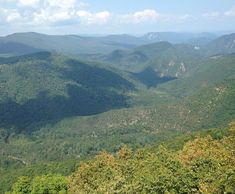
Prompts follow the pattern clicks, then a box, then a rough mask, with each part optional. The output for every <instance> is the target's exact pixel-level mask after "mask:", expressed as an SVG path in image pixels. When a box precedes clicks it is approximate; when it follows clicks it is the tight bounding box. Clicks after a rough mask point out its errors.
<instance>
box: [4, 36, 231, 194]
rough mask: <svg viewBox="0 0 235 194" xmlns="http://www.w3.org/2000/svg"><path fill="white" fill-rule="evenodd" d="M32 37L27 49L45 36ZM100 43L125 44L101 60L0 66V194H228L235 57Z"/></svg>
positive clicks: (10, 61) (187, 48)
mask: <svg viewBox="0 0 235 194" xmlns="http://www.w3.org/2000/svg"><path fill="white" fill-rule="evenodd" d="M29 35H32V36H35V37H34V38H33V43H32V45H31V46H33V44H37V43H38V42H37V43H36V42H34V41H35V40H36V37H37V38H39V37H41V38H43V39H44V38H45V36H44V35H40V34H34V33H30V34H29ZM16 36H22V37H20V39H21V40H23V37H25V41H26V36H25V34H16V35H12V36H10V38H11V37H14V38H15V37H16ZM48 37H49V39H50V41H52V40H53V41H55V42H54V43H55V45H56V44H57V43H58V42H57V41H58V39H60V40H62V39H63V38H68V39H69V40H68V42H67V43H68V45H70V44H72V43H71V42H70V41H74V42H76V41H75V39H76V40H77V39H79V40H80V39H85V38H84V37H83V38H81V37H77V36H63V38H62V37H60V36H58V37H55V36H48ZM48 37H47V38H48ZM17 38H18V37H17ZM41 38H39V39H37V41H39V42H41V41H42V39H41ZM57 38H58V39H57ZM61 38H62V39H61ZM106 38H107V39H106ZM106 38H104V37H103V38H101V37H100V38H99V41H98V42H99V43H100V40H101V39H102V41H105V44H106V45H109V43H111V45H112V46H113V43H114V42H116V43H117V42H119V43H120V42H122V40H126V42H127V43H128V41H127V40H128V39H132V41H130V42H129V43H130V44H126V45H125V48H128V50H123V49H122V48H121V49H120V48H119V46H120V45H119V46H118V48H117V47H116V46H115V49H114V50H113V51H112V49H110V47H109V48H108V50H109V51H110V53H109V54H108V52H107V51H104V54H97V55H93V54H94V53H92V52H93V51H91V50H89V52H90V55H83V56H68V55H67V56H65V55H62V54H58V53H57V52H46V51H45V52H37V53H34V54H27V55H22V56H15V57H6V56H4V57H1V58H0V91H1V92H0V177H1V178H0V193H4V192H5V191H10V190H11V191H14V192H15V193H17V192H18V193H19V190H17V189H23V190H24V189H25V190H26V191H25V192H26V193H27V192H28V193H30V192H31V193H38V189H39V190H40V189H41V188H42V187H43V188H44V189H45V190H48V189H49V190H50V189H51V190H50V192H52V191H54V190H56V192H54V193H58V192H59V191H61V193H67V192H68V191H69V192H71V193H79V192H80V193H109V192H111V193H115V192H116V193H128V192H127V190H128V191H130V193H133V192H136V193H151V192H152V193H163V192H165V191H167V192H168V193H208V194H209V193H220V192H227V193H232V192H231V191H233V184H232V183H233V180H234V176H233V174H234V173H233V172H234V168H233V166H232V165H231V164H233V163H229V162H227V159H228V160H229V159H231V161H233V160H234V153H233V151H232V150H233V149H234V148H233V147H234V146H233V143H231V142H233V139H234V134H233V133H234V129H233V128H234V124H232V125H231V127H230V128H231V129H228V128H229V127H228V126H227V125H228V123H231V122H232V121H234V119H235V102H234V96H235V55H234V54H223V55H222V54H220V55H216V56H212V57H211V56H210V57H207V54H208V53H206V52H205V49H206V46H205V47H202V48H201V47H195V46H194V45H188V44H171V43H169V42H158V43H153V44H147V45H142V46H138V47H135V48H133V45H134V44H137V42H138V41H137V39H135V38H133V37H130V36H128V35H122V36H115V35H114V36H108V37H106ZM31 40H32V39H30V38H29V39H28V40H27V41H31ZM88 40H89V41H90V40H91V37H90V38H88ZM43 41H45V40H43ZM50 41H48V42H47V41H45V42H44V43H43V42H42V44H41V45H42V47H45V46H47V45H46V44H48V45H51V46H52V45H53V46H55V45H54V44H51V42H50ZM63 41H66V40H65V39H64V40H63ZM63 41H61V45H62V43H63ZM86 41H87V40H86ZM92 41H94V40H92ZM106 41H108V43H107V42H106ZM109 41H111V42H109ZM229 41H230V42H231V40H229ZM123 43H124V41H123ZM4 44H5V43H4ZM6 44H7V43H6ZM14 44H15V43H14ZM19 44H20V43H19ZM43 44H45V45H43ZM86 44H87V43H86ZM26 45H28V43H27V44H26ZM87 46H89V45H87ZM123 46H124V45H122V46H121V47H123ZM102 47H103V43H102ZM4 48H6V47H4ZM12 48H13V47H12ZM22 48H24V47H22ZM35 48H36V47H35ZM58 48H60V44H59V47H58ZM70 48H71V47H70ZM87 48H88V47H87ZM6 49H8V48H6ZM63 49H64V51H63V50H61V51H60V52H65V53H66V52H67V51H68V53H69V52H71V53H72V52H73V51H72V50H68V48H67V47H66V45H64V47H63ZM73 49H75V50H76V47H74V48H73ZM81 49H82V48H81ZM93 49H94V50H95V49H96V50H97V49H98V51H100V50H99V48H98V47H95V46H94V47H93ZM16 50H17V47H16ZM49 50H53V49H52V47H51V48H50V49H49ZM101 50H102V49H101ZM9 51H10V53H11V52H12V51H13V50H9ZM24 51H25V52H26V51H27V52H28V50H27V49H25V50H24V49H23V50H22V54H23V52H24ZM27 52H26V53H27ZM84 52H88V50H86V51H85V50H84ZM208 52H209V49H208ZM229 52H230V51H229ZM81 59H82V60H81ZM85 59H86V60H85ZM214 128H220V129H214ZM207 135H210V136H211V137H205V136H207ZM198 136H200V138H199V137H198ZM186 142H187V143H186ZM163 144H164V146H165V148H163V147H161V146H160V147H159V145H163ZM126 146H128V148H127V147H126ZM145 146H147V147H145ZM123 147H124V148H123ZM143 147H144V148H143ZM104 150H106V151H108V152H109V153H110V154H108V153H106V152H105V153H104V152H102V151H104ZM198 150H199V151H198ZM100 152H102V154H100V155H98V156H96V158H94V156H95V155H97V154H98V153H100ZM139 153H141V154H139ZM218 153H220V154H218ZM194 154H195V155H194ZM81 161H83V162H85V163H84V164H83V165H80V164H79V162H81ZM142 169H143V171H142ZM151 172H155V173H151ZM157 172H162V173H157ZM222 172H223V173H224V174H223V173H222ZM72 173H74V174H72ZM142 173H143V175H144V176H141V175H142ZM71 174H72V175H71ZM129 175H130V176H129ZM207 175H208V176H207ZM212 175H213V176H212ZM20 176H24V177H21V178H19V177H20ZM128 176H129V177H128ZM175 177H176V178H175ZM217 179H218V180H217ZM17 180H18V181H17ZM95 180H96V181H95ZM110 180H111V181H110ZM13 183H15V184H14V185H13ZM48 183H50V184H48ZM101 183H102V184H101ZM145 183H146V185H145ZM25 185H26V187H25ZM48 187H50V188H48ZM27 189H28V190H27ZM108 189H111V190H110V191H108ZM42 190H43V189H42ZM45 190H43V192H42V193H45ZM194 191H195V192H194ZM14 192H13V193H14ZM50 192H49V193H50ZM18 193H17V194H18ZM52 193H53V192H52Z"/></svg>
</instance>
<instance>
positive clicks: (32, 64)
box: [0, 52, 135, 130]
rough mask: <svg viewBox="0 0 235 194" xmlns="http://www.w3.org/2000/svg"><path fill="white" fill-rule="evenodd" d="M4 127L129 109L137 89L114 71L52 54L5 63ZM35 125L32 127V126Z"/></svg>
mask: <svg viewBox="0 0 235 194" xmlns="http://www.w3.org/2000/svg"><path fill="white" fill-rule="evenodd" d="M0 88H1V94H0V102H1V103H0V107H1V108H0V112H1V113H0V121H1V122H0V126H1V127H4V128H12V127H13V128H16V129H18V130H24V129H25V128H28V130H32V129H31V127H32V128H33V124H36V125H37V124H40V123H42V124H43V123H44V122H45V123H50V122H55V121H58V120H61V119H64V118H66V117H71V116H79V115H83V116H84V115H91V114H97V113H100V112H104V111H107V110H110V109H115V108H120V107H126V106H128V103H127V100H128V97H127V96H126V95H125V92H127V91H129V90H134V89H135V86H134V84H133V83H131V82H130V81H128V80H126V79H125V78H124V77H123V76H122V75H120V74H119V73H117V72H113V71H111V70H108V69H104V68H101V67H98V66H95V65H89V64H86V63H84V62H81V61H78V60H73V59H70V58H66V57H63V56H60V55H57V54H51V53H47V52H43V53H36V54H32V55H27V56H21V57H12V58H1V59H0ZM29 126H30V127H29Z"/></svg>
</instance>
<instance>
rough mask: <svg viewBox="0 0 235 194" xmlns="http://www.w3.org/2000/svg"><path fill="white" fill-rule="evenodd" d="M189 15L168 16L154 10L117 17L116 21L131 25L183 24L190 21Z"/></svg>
mask: <svg viewBox="0 0 235 194" xmlns="http://www.w3.org/2000/svg"><path fill="white" fill-rule="evenodd" d="M192 18H193V17H192V16H191V15H188V14H185V15H170V14H162V13H159V12H157V11H156V10H152V9H146V10H143V11H138V12H134V13H129V14H124V15H119V16H118V17H117V20H119V22H120V23H126V24H128V23H132V24H141V23H148V24H152V23H160V22H168V23H169V22H185V21H187V20H190V19H192Z"/></svg>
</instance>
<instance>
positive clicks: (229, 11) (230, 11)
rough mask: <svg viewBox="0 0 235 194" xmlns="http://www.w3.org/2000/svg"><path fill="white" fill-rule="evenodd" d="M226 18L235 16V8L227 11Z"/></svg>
mask: <svg viewBox="0 0 235 194" xmlns="http://www.w3.org/2000/svg"><path fill="white" fill-rule="evenodd" d="M224 15H225V16H235V7H233V8H232V9H230V10H228V11H226V12H225V13H224Z"/></svg>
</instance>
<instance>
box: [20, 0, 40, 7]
mask: <svg viewBox="0 0 235 194" xmlns="http://www.w3.org/2000/svg"><path fill="white" fill-rule="evenodd" d="M18 3H19V4H20V5H22V6H36V5H37V4H38V3H39V0H18Z"/></svg>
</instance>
